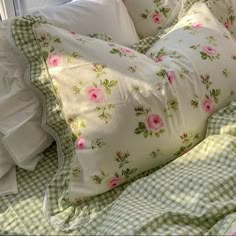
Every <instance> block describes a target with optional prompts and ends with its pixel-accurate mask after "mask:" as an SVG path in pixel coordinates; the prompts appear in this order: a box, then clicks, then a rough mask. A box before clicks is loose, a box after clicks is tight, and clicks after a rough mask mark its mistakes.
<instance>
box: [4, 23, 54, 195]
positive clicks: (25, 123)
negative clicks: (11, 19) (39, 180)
mask: <svg viewBox="0 0 236 236" xmlns="http://www.w3.org/2000/svg"><path fill="white" fill-rule="evenodd" d="M8 31H9V23H8V21H4V22H2V23H1V24H0V111H1V112H0V195H4V194H9V193H16V192H17V182H16V174H15V166H16V165H18V166H19V167H21V168H24V169H26V170H33V169H34V168H35V166H36V165H37V163H38V161H39V160H40V159H41V154H40V153H41V152H42V151H44V150H45V149H46V148H47V147H48V146H49V145H50V144H51V143H52V138H51V136H49V135H48V134H47V133H46V132H45V131H44V130H43V129H42V128H41V119H42V112H41V105H40V103H39V101H38V98H37V97H36V96H35V95H34V94H33V93H32V92H30V90H29V89H28V88H27V85H26V84H25V83H24V81H23V77H24V73H25V61H24V60H23V58H21V57H20V56H19V55H18V53H17V52H16V51H15V50H13V48H12V47H11V45H10V43H9V42H8V41H7V40H6V37H5V36H6V35H7V34H8ZM9 32H10V31H9ZM29 143H30V145H29Z"/></svg>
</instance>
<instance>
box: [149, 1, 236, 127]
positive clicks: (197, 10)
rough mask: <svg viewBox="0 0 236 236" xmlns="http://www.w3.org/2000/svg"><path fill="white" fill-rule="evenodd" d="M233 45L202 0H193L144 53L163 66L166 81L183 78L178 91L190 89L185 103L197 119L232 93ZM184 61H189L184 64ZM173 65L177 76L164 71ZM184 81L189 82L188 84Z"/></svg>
mask: <svg viewBox="0 0 236 236" xmlns="http://www.w3.org/2000/svg"><path fill="white" fill-rule="evenodd" d="M235 49H236V43H235V40H234V39H233V37H232V36H231V35H230V33H229V32H228V30H226V29H225V28H224V27H223V26H222V25H221V24H220V23H219V22H218V21H217V20H216V19H215V18H214V17H213V15H212V13H211V12H210V10H209V8H208V7H207V6H206V4H204V3H195V4H194V6H193V7H192V8H191V9H190V11H189V12H188V14H187V15H186V16H185V17H183V18H182V19H181V20H180V21H179V22H178V24H177V25H176V26H175V27H174V29H172V31H171V32H169V33H168V34H166V35H165V36H164V37H163V38H162V39H161V40H160V41H159V42H157V43H155V44H154V45H153V47H152V48H151V49H149V50H148V51H147V53H146V55H147V56H148V57H150V58H152V59H153V60H154V61H155V62H156V63H157V64H159V63H161V65H162V66H164V69H163V70H162V72H161V73H159V75H160V76H163V77H166V75H167V77H168V80H169V83H170V84H173V85H174V86H176V85H175V83H173V82H174V81H175V80H176V83H180V82H181V81H184V86H183V85H182V88H181V89H182V92H183V93H186V92H185V91H190V90H192V94H191V95H190V93H188V94H185V105H186V106H188V107H189V112H191V113H192V112H194V111H195V112H196V111H197V112H198V118H197V119H199V118H200V117H201V114H203V113H208V114H210V113H212V112H213V111H215V110H216V109H218V108H217V107H218V106H219V105H220V104H221V103H222V104H226V103H225V102H228V100H227V99H231V98H232V97H233V96H235V88H236V87H235V86H236V81H235V73H236V68H235V63H236V62H235V60H236V56H235V54H234V52H235ZM186 62H188V63H190V62H191V65H188V66H187V64H188V63H187V64H186ZM184 65H185V66H184ZM173 66H174V67H175V68H179V70H180V78H181V80H177V79H176V76H171V77H170V76H168V74H167V72H166V71H167V70H168V69H169V68H173ZM196 78H198V79H196ZM191 81H192V82H191ZM188 83H189V85H190V84H191V83H192V84H191V85H190V87H189V85H187V84H188ZM230 84H231V88H232V89H230V87H229V85H230ZM161 86H162V84H161V83H160V87H161ZM226 88H227V91H226V90H225V89H226ZM189 95H190V96H189ZM220 106H221V105H220ZM179 108H180V107H179ZM180 109H181V108H180ZM188 122H189V121H187V120H186V123H188Z"/></svg>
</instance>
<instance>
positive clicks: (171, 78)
mask: <svg viewBox="0 0 236 236" xmlns="http://www.w3.org/2000/svg"><path fill="white" fill-rule="evenodd" d="M166 76H167V79H168V81H169V83H170V84H172V82H173V81H174V79H175V78H176V76H175V72H174V71H168V72H167V73H166Z"/></svg>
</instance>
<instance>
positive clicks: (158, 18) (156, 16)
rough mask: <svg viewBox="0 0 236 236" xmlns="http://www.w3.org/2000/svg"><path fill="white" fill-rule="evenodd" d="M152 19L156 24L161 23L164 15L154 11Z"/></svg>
mask: <svg viewBox="0 0 236 236" xmlns="http://www.w3.org/2000/svg"><path fill="white" fill-rule="evenodd" d="M152 20H153V22H154V23H155V24H160V23H161V22H162V20H163V17H162V15H161V14H160V13H156V12H155V13H153V14H152Z"/></svg>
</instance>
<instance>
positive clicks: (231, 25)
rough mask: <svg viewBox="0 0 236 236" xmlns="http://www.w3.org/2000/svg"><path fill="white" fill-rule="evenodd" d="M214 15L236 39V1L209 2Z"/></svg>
mask: <svg viewBox="0 0 236 236" xmlns="http://www.w3.org/2000/svg"><path fill="white" fill-rule="evenodd" d="M208 5H209V7H210V10H211V12H212V14H213V15H214V16H215V17H216V18H217V19H218V20H219V21H220V22H221V23H222V24H223V25H224V27H225V28H226V29H228V30H229V31H230V32H231V34H232V35H233V36H234V37H236V17H235V16H236V1H235V0H220V1H215V0H208Z"/></svg>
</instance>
